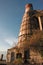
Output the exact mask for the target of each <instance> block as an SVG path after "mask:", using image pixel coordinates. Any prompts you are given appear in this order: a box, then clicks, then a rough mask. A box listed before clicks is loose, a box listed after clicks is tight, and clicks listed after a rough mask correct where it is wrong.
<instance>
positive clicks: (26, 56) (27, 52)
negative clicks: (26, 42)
mask: <svg viewBox="0 0 43 65" xmlns="http://www.w3.org/2000/svg"><path fill="white" fill-rule="evenodd" d="M24 59H30V52H29V50H26V51H24Z"/></svg>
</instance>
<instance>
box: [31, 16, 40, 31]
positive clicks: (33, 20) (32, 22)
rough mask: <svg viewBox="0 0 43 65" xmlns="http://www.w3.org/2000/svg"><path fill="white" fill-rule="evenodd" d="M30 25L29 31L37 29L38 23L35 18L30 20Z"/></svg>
mask: <svg viewBox="0 0 43 65" xmlns="http://www.w3.org/2000/svg"><path fill="white" fill-rule="evenodd" d="M30 24H31V29H33V30H37V29H39V21H38V18H37V17H36V16H34V17H32V18H30Z"/></svg>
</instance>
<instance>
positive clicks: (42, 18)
mask: <svg viewBox="0 0 43 65" xmlns="http://www.w3.org/2000/svg"><path fill="white" fill-rule="evenodd" d="M41 23H42V28H43V16H41Z"/></svg>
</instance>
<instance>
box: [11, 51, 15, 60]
mask: <svg viewBox="0 0 43 65" xmlns="http://www.w3.org/2000/svg"><path fill="white" fill-rule="evenodd" d="M14 55H15V54H14V52H11V61H14Z"/></svg>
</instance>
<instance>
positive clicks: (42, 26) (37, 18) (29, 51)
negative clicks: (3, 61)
mask: <svg viewBox="0 0 43 65" xmlns="http://www.w3.org/2000/svg"><path fill="white" fill-rule="evenodd" d="M38 31H40V32H42V31H43V11H41V10H33V6H32V4H27V5H26V6H25V13H24V15H23V18H22V23H21V26H20V31H19V35H18V44H17V46H15V47H13V48H11V49H8V52H7V62H13V61H14V60H15V59H17V58H19V57H21V58H22V60H23V59H28V60H29V59H31V61H32V60H34V62H37V61H39V62H41V61H40V60H42V58H41V55H40V53H39V52H37V51H36V50H35V49H34V48H33V47H30V46H31V45H32V44H30V43H29V42H30V39H31V36H32V35H33V34H36V33H37V32H38ZM42 35H43V34H42ZM42 41H43V38H42ZM33 45H34V44H33ZM39 48H40V47H39ZM42 62H43V61H42Z"/></svg>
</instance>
